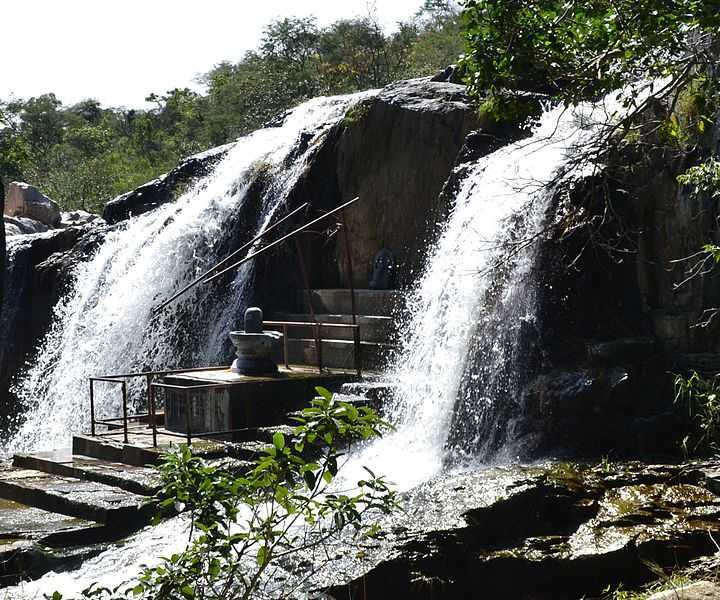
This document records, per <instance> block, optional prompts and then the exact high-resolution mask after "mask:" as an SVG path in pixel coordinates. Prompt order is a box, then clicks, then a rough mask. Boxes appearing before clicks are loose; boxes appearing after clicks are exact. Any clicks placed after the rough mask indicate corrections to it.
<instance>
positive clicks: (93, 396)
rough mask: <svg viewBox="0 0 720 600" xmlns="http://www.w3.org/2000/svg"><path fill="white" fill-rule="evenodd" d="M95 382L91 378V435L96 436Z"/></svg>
mask: <svg viewBox="0 0 720 600" xmlns="http://www.w3.org/2000/svg"><path fill="white" fill-rule="evenodd" d="M94 383H95V382H94V381H93V380H92V379H90V435H91V436H93V437H95V393H94V390H93V384H94Z"/></svg>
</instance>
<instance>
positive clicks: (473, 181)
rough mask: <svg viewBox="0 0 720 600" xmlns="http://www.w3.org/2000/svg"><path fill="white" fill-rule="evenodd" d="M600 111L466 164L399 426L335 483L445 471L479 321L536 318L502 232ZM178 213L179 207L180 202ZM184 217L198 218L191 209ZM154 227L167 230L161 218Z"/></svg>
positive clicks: (435, 257)
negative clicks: (371, 476)
mask: <svg viewBox="0 0 720 600" xmlns="http://www.w3.org/2000/svg"><path fill="white" fill-rule="evenodd" d="M606 120H607V114H606V113H605V111H604V110H603V109H596V110H594V111H593V110H590V108H589V107H583V108H582V110H579V111H577V112H576V113H571V112H569V111H568V112H565V111H562V110H560V109H557V110H551V111H549V112H547V113H545V114H544V115H543V117H542V119H541V122H540V124H539V125H538V127H537V128H536V130H535V133H534V134H533V135H532V137H530V138H529V139H526V140H523V141H520V142H517V143H514V144H512V145H509V146H507V147H505V148H502V149H500V150H498V151H496V152H495V153H493V154H491V155H489V156H487V157H485V158H483V159H481V160H480V161H478V162H477V163H475V164H471V165H465V166H464V168H466V169H468V171H467V175H466V177H465V179H464V181H463V184H462V185H461V188H460V190H459V191H458V193H457V196H456V199H455V202H454V206H453V207H452V211H451V215H450V217H449V219H448V220H447V223H446V224H445V226H444V228H443V230H442V231H441V233H440V235H439V239H438V242H437V244H436V245H435V247H434V249H433V250H432V252H431V253H430V256H429V259H428V263H427V265H428V266H427V268H426V270H425V272H424V273H423V275H422V277H421V279H420V281H419V283H418V286H417V289H416V290H415V292H414V294H413V297H412V299H411V301H410V314H411V316H410V319H409V321H408V322H407V323H406V324H405V326H404V328H403V336H402V337H403V339H404V346H403V348H402V351H401V352H400V355H399V358H398V360H397V362H396V364H395V366H394V367H393V368H392V369H391V372H390V373H389V374H388V375H389V378H393V379H396V380H397V381H398V383H399V387H398V390H399V391H398V393H397V395H396V399H395V402H394V403H393V404H392V405H391V406H390V408H389V414H388V418H389V420H390V421H392V422H393V424H394V425H395V426H396V427H397V430H396V432H395V433H393V434H392V435H389V436H387V437H385V438H384V439H381V440H379V441H377V442H375V443H373V444H371V445H369V446H366V447H365V448H361V449H359V450H358V451H356V452H354V453H352V454H351V456H350V457H349V459H348V461H347V463H346V464H345V465H344V466H343V468H342V470H341V472H340V476H339V478H338V480H336V482H335V485H337V487H338V488H339V489H344V488H346V487H352V486H353V485H354V482H356V481H357V480H358V479H359V478H362V477H364V476H365V473H364V471H362V469H361V467H362V466H363V465H366V466H369V467H371V468H372V469H373V470H374V471H375V472H376V473H378V474H383V475H386V476H387V478H388V479H389V480H391V481H393V482H394V483H395V484H396V486H397V488H398V489H400V490H404V489H408V488H410V487H412V486H413V485H415V484H417V483H419V482H421V481H423V480H426V479H428V478H430V477H431V476H433V475H434V474H436V473H438V472H439V471H440V470H441V468H442V466H443V461H444V457H445V454H446V452H447V448H448V440H449V436H450V432H451V425H452V420H453V415H454V414H455V412H456V410H455V409H456V406H457V403H458V400H459V399H461V398H459V396H461V395H462V394H463V393H464V390H466V389H467V388H468V381H470V382H472V379H473V376H474V372H473V371H474V369H475V368H476V367H477V364H478V361H474V360H472V359H473V358H474V357H472V354H473V349H474V348H475V347H476V345H477V339H478V338H482V336H483V329H484V327H485V326H487V325H488V324H493V328H492V329H493V330H496V329H497V326H498V325H497V324H498V322H499V321H500V325H499V326H503V327H506V328H507V329H508V330H510V331H511V332H512V331H517V328H518V327H519V325H518V323H516V322H502V318H503V317H507V316H508V315H511V316H512V317H513V318H520V319H525V320H532V319H533V318H534V313H533V290H532V284H531V278H529V277H528V276H529V274H531V272H532V267H533V257H534V252H533V250H532V249H531V248H525V249H524V250H522V251H520V252H517V253H515V254H514V256H512V257H510V258H508V257H507V249H508V243H510V244H511V245H512V244H516V243H517V242H518V240H523V239H528V238H531V237H532V236H533V235H536V234H537V233H538V232H539V231H540V230H541V228H542V226H543V223H544V219H545V213H546V210H547V208H548V201H549V200H548V196H547V194H546V193H545V192H544V190H543V187H542V185H541V184H542V183H543V182H546V181H548V180H550V179H551V178H552V177H553V176H554V175H555V174H557V172H558V171H559V170H561V169H562V168H563V166H564V165H565V164H566V163H567V157H568V155H569V153H570V154H571V153H572V149H573V147H574V146H576V145H578V144H581V143H586V142H588V140H590V139H591V138H592V136H593V135H594V134H595V133H596V132H597V129H598V126H597V125H596V121H597V122H599V123H603V122H605V121H606ZM229 158H230V157H228V159H229ZM226 162H227V161H226ZM216 178H217V175H216ZM233 181H235V180H233ZM219 193H220V192H219ZM226 201H228V202H230V200H229V199H228V200H226ZM233 201H234V200H233ZM167 210H168V211H169V209H167ZM195 210H199V209H198V208H196V209H195ZM182 212H183V209H182V208H181V207H178V213H182ZM169 213H170V214H175V212H173V211H169ZM265 221H267V219H265ZM139 222H140V223H142V222H143V221H142V218H141V219H138V220H136V221H135V222H134V223H132V224H131V225H130V226H129V228H128V230H130V229H131V228H133V227H136V226H138V227H139V225H138V223H139ZM184 222H185V223H186V226H191V227H199V225H200V224H199V223H198V219H195V218H193V219H188V221H187V222H186V221H184ZM193 224H195V225H193ZM148 227H150V225H149V224H148ZM151 230H152V229H151ZM159 234H160V235H163V234H162V228H161V230H160V232H159ZM176 235H178V236H179V235H180V232H178V233H177V234H176ZM201 239H203V238H201ZM184 240H185V242H184V243H189V242H188V240H187V238H184ZM167 243H168V244H170V242H169V241H168V242H167ZM140 247H142V245H140ZM101 252H102V251H101ZM95 260H98V258H97V257H96V259H95ZM106 260H107V259H106ZM499 261H500V262H502V265H503V267H502V269H500V270H501V271H502V276H501V277H500V279H501V281H500V283H499V284H498V280H497V277H495V276H494V275H493V267H497V265H498V264H499ZM92 262H93V261H91V263H90V264H92ZM495 275H497V272H496V273H495ZM158 277H160V275H158ZM160 280H161V281H162V278H161V277H160ZM243 281H245V280H243ZM176 285H177V283H176V282H174V281H173V283H172V285H171V284H167V285H166V286H165V288H163V289H164V290H165V292H169V291H171V290H172V289H174V288H175V287H176ZM161 293H164V292H162V291H161ZM118 302H119V300H118ZM148 302H149V304H150V305H151V304H152V302H150V301H148ZM148 310H149V308H148ZM508 337H509V338H510V339H512V338H513V337H514V335H513V334H512V333H511V334H510V335H509V336H508ZM160 341H162V340H158V343H159V342H160ZM510 346H512V344H510ZM483 348H485V349H487V348H489V351H488V352H487V354H486V355H485V356H483V357H481V360H480V361H479V362H480V363H485V368H486V369H487V370H488V371H490V372H493V371H498V372H501V371H502V370H503V369H502V368H501V367H502V365H501V363H503V362H506V361H507V360H508V356H507V345H498V344H493V343H490V344H489V345H488V344H484V345H483ZM514 366H517V365H514ZM499 387H500V388H501V387H502V386H499ZM483 401H484V402H487V403H488V404H492V403H494V402H498V398H496V397H491V394H485V396H484V398H483ZM186 536H187V531H186V528H185V526H184V525H182V524H181V523H180V522H179V520H178V519H176V520H172V521H168V522H166V523H165V524H163V525H161V526H159V528H148V529H146V530H144V531H141V532H139V533H138V534H136V535H135V536H133V537H132V538H131V539H130V540H129V541H128V542H127V544H126V546H125V547H123V546H117V547H113V548H111V549H109V550H107V551H106V552H104V553H102V554H101V555H99V556H98V557H96V558H94V559H91V560H90V561H87V563H86V564H85V565H84V566H83V567H81V568H79V569H77V570H75V571H71V572H66V573H48V574H47V575H45V576H44V577H42V578H41V579H40V580H38V581H36V582H29V583H27V584H23V585H22V586H17V587H14V588H9V589H8V590H7V592H8V597H9V598H30V597H36V596H37V594H38V593H42V592H48V591H49V590H56V589H57V590H60V591H62V592H63V593H65V594H70V595H72V594H76V593H78V591H79V590H81V589H82V588H83V587H85V586H87V585H88V584H89V583H90V582H93V581H98V582H100V583H101V584H102V585H111V586H112V585H114V584H117V583H118V582H119V581H121V580H122V579H123V578H124V579H125V580H130V579H131V578H132V577H133V575H134V574H137V573H139V572H140V570H141V565H143V564H153V563H156V562H157V560H158V559H157V557H158V555H163V554H168V553H170V552H173V551H175V550H177V549H179V548H181V547H182V544H183V543H184V542H185V540H186V539H187V537H186ZM118 565H120V568H119V569H118ZM118 574H120V576H118Z"/></svg>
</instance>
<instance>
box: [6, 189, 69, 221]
mask: <svg viewBox="0 0 720 600" xmlns="http://www.w3.org/2000/svg"><path fill="white" fill-rule="evenodd" d="M5 213H6V214H7V215H9V216H11V217H28V218H30V219H34V220H35V221H40V222H41V223H43V224H44V225H47V226H48V227H57V226H58V225H59V224H60V207H59V206H58V204H57V202H55V201H54V200H51V199H50V198H48V197H47V196H45V195H44V194H43V193H42V192H40V190H39V189H37V188H36V187H34V186H32V185H30V184H27V183H23V182H21V181H13V182H11V183H10V185H9V186H8V191H7V198H6V200H5Z"/></svg>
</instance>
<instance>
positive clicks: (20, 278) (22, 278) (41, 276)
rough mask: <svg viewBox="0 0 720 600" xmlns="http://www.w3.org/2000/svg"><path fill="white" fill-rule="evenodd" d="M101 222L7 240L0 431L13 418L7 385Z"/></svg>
mask: <svg viewBox="0 0 720 600" xmlns="http://www.w3.org/2000/svg"><path fill="white" fill-rule="evenodd" d="M101 223H102V222H101V221H99V220H95V221H93V222H91V223H89V224H88V225H84V226H72V227H67V228H64V229H55V230H49V231H47V232H45V233H39V234H35V235H23V236H13V237H11V238H9V239H8V253H9V260H8V265H7V269H6V271H5V272H4V275H5V290H6V292H5V298H4V301H3V304H2V311H1V312H0V428H1V429H2V430H4V431H7V430H8V425H7V422H6V419H7V417H8V416H9V415H12V414H14V413H15V399H13V398H11V397H10V396H9V394H8V390H9V387H10V382H11V380H12V378H13V377H14V375H15V374H16V373H17V372H18V370H19V369H20V368H22V365H23V364H24V363H25V361H26V360H27V359H28V358H29V356H30V355H31V353H32V352H33V350H34V348H35V347H36V345H37V343H38V341H39V340H40V339H41V337H42V336H43V335H44V334H45V332H46V331H47V328H48V327H49V325H50V321H51V318H52V314H53V308H54V306H55V304H56V303H57V302H58V300H59V299H60V298H61V297H62V295H63V294H64V292H65V290H66V289H67V285H68V284H69V282H70V281H71V278H72V273H73V270H74V269H75V267H76V266H77V264H78V263H79V262H81V261H83V260H85V259H86V258H87V257H88V256H89V255H90V253H91V252H93V251H94V249H95V248H97V245H98V243H99V242H100V240H101V239H102V237H103V235H104V232H105V229H104V228H103V227H102V226H101Z"/></svg>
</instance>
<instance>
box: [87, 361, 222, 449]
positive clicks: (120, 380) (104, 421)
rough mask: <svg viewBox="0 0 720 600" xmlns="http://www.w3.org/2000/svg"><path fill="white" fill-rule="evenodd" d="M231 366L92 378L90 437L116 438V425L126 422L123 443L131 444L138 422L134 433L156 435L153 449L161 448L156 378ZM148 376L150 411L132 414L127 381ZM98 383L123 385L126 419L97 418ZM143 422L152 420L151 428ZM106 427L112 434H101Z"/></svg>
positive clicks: (147, 390)
mask: <svg viewBox="0 0 720 600" xmlns="http://www.w3.org/2000/svg"><path fill="white" fill-rule="evenodd" d="M225 369H227V367H198V368H190V369H166V370H164V371H144V372H137V373H120V374H117V375H102V376H100V377H90V435H92V436H93V437H100V436H104V435H114V434H115V431H116V430H115V429H114V428H115V426H116V424H117V423H122V430H123V441H124V442H125V443H126V444H127V443H128V442H129V433H130V429H131V426H130V421H133V420H135V421H138V422H139V425H137V426H134V427H132V429H133V433H139V434H150V433H151V434H152V436H153V446H154V447H157V411H156V406H155V396H154V393H153V386H154V385H157V383H156V382H153V379H154V378H156V377H164V376H167V375H174V374H178V373H193V372H201V371H222V370H225ZM140 377H144V378H145V381H146V386H145V389H146V402H147V407H148V408H147V412H140V413H135V414H128V385H127V381H125V380H126V379H133V378H140ZM98 382H104V383H112V384H116V385H119V386H120V388H121V393H122V416H121V417H103V418H96V416H95V384H96V383H98ZM142 419H148V420H149V429H150V430H151V431H149V432H148V431H147V429H148V425H147V424H142ZM98 425H104V426H106V427H108V429H109V431H107V432H103V433H98V432H97V426H98Z"/></svg>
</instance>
